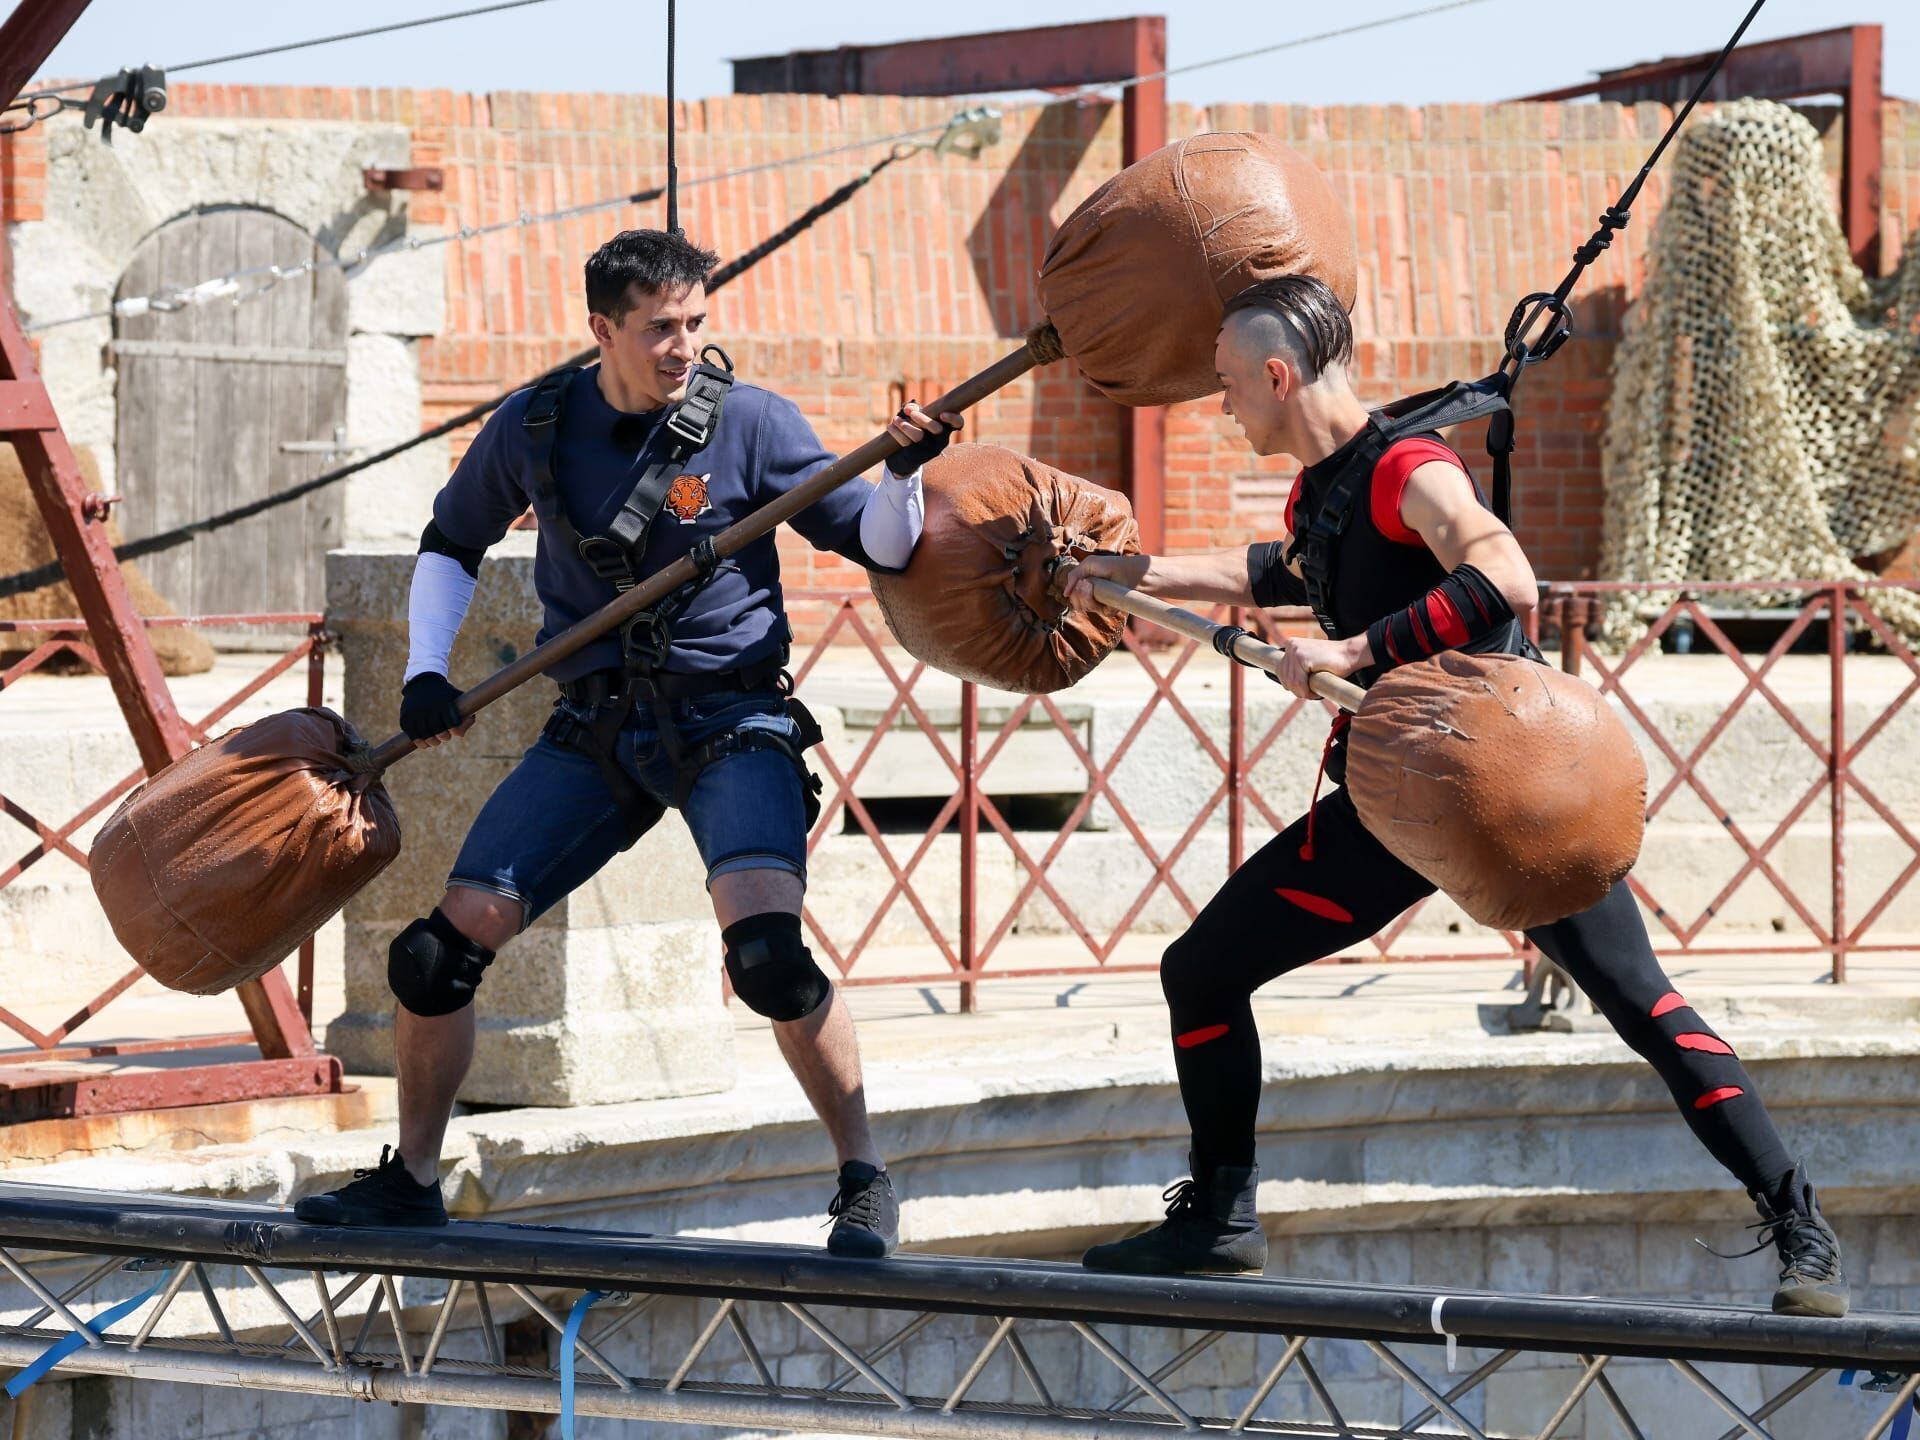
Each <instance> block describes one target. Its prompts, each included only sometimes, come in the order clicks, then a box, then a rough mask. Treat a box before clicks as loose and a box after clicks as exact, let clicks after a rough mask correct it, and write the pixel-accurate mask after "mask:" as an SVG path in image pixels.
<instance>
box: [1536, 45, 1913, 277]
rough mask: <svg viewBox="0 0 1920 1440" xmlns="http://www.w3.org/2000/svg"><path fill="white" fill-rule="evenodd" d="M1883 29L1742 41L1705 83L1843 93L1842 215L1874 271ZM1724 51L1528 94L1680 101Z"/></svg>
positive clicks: (1796, 94) (1767, 93) (1791, 96)
mask: <svg viewBox="0 0 1920 1440" xmlns="http://www.w3.org/2000/svg"><path fill="white" fill-rule="evenodd" d="M1884 43H1885V42H1884V31H1883V29H1882V27H1881V26H1878V25H1843V26H1840V27H1838V28H1837V29H1833V30H1817V31H1814V32H1812V33H1810V34H1806V35H1789V36H1786V37H1784V38H1782V39H1779V40H1765V41H1762V42H1760V43H1759V44H1756V45H1742V46H1741V47H1740V48H1739V49H1738V50H1735V51H1734V52H1733V53H1732V54H1731V55H1729V56H1728V57H1727V62H1726V64H1725V65H1724V66H1723V67H1722V68H1721V71H1720V74H1719V75H1717V76H1716V77H1715V78H1714V82H1713V84H1712V86H1711V87H1709V89H1708V91H1707V98H1708V99H1709V100H1725V99H1728V98H1731V97H1733V96H1736V95H1753V96H1759V97H1761V98H1764V99H1769V100H1797V99H1802V98H1804V97H1806V96H1809V95H1828V94H1837V95H1839V96H1840V97H1841V101H1842V104H1843V106H1844V110H1843V115H1844V118H1843V120H1842V127H1843V136H1844V138H1843V142H1842V143H1843V156H1842V162H1841V182H1840V222H1841V225H1842V227H1843V228H1844V229H1845V230H1846V232H1847V248H1848V250H1849V251H1851V252H1852V254H1853V259H1854V263H1855V264H1857V265H1858V266H1859V267H1860V268H1861V269H1862V270H1864V271H1865V272H1866V273H1867V274H1869V275H1878V274H1880V273H1881V270H1882V265H1881V257H1880V195H1881V189H1880V174H1881V165H1882V163H1883V162H1882V148H1881V147H1882V139H1883V132H1884V117H1883V115H1882V107H1883V105H1884V103H1885V95H1884V92H1883V90H1882V86H1881V55H1882V51H1883V48H1884ZM1718 53H1719V52H1718V51H1709V52H1708V53H1706V54H1703V55H1687V56H1682V57H1679V58H1677V59H1668V60H1656V61H1652V62H1650V63H1648V64H1645V65H1630V66H1627V67H1626V68H1624V69H1620V70H1609V71H1604V72H1602V73H1601V74H1599V75H1597V76H1595V77H1594V78H1593V79H1591V80H1585V81H1582V82H1581V83H1580V84H1578V85H1566V86H1562V87H1561V88H1560V89H1558V90H1541V91H1537V92H1535V93H1534V94H1531V95H1522V96H1520V97H1519V98H1520V99H1522V100H1573V99H1578V98H1579V97H1581V96H1584V95H1596V96H1598V97H1600V98H1601V99H1603V100H1614V101H1619V102H1621V103H1631V102H1633V101H1635V100H1646V99H1658V100H1663V101H1667V102H1669V103H1677V102H1678V101H1679V100H1680V99H1681V98H1682V97H1683V96H1684V95H1686V94H1688V93H1690V86H1689V84H1688V82H1689V81H1690V80H1691V79H1692V78H1693V77H1695V76H1697V75H1699V74H1700V72H1701V71H1703V70H1705V69H1706V68H1707V66H1708V65H1710V64H1712V63H1713V58H1714V56H1715V55H1716V54H1718Z"/></svg>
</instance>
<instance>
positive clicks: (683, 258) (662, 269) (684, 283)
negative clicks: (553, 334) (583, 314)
mask: <svg viewBox="0 0 1920 1440" xmlns="http://www.w3.org/2000/svg"><path fill="white" fill-rule="evenodd" d="M719 263H720V257H719V256H718V255H716V254H714V253H713V251H711V250H702V249H701V248H700V247H699V246H698V245H696V244H694V243H693V242H692V241H691V240H689V239H687V237H686V236H684V235H680V234H675V233H673V232H671V231H667V230H622V231H621V232H620V233H619V234H618V235H616V236H614V237H613V238H612V239H611V240H609V241H607V243H606V244H604V245H602V246H601V247H600V248H599V249H598V250H596V251H594V252H593V254H592V255H590V256H589V257H588V258H587V309H588V310H590V311H592V312H593V313H594V314H595V315H604V316H606V317H607V318H608V319H609V320H611V321H613V323H614V324H616V325H618V324H619V323H620V322H621V321H622V320H623V319H625V318H626V314H627V311H629V310H631V309H632V308H633V305H634V297H633V292H634V290H635V288H636V287H637V288H639V289H641V290H644V291H645V292H646V293H647V294H649V295H664V294H672V293H677V292H679V291H682V290H686V289H689V288H691V287H692V286H695V285H704V284H705V283H706V279H707V275H708V274H709V272H711V271H712V269H713V267H714V266H715V265H717V264H719Z"/></svg>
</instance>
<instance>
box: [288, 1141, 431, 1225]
mask: <svg viewBox="0 0 1920 1440" xmlns="http://www.w3.org/2000/svg"><path fill="white" fill-rule="evenodd" d="M293 1214H294V1218H295V1219H297V1220H305V1221H306V1222H307V1223H308V1224H311V1225H361V1226H368V1227H386V1226H394V1225H444V1224H446V1223H447V1206H446V1202H445V1201H444V1200H442V1199H441V1198H440V1187H439V1186H438V1185H422V1184H421V1183H420V1182H419V1181H418V1180H416V1179H414V1178H413V1176H411V1175H409V1174H408V1173H407V1166H406V1162H405V1161H403V1160H402V1159H401V1158H400V1152H399V1151H398V1150H395V1149H394V1148H393V1147H392V1146H391V1145H382V1146H381V1147H380V1163H379V1164H378V1165H376V1166H374V1167H373V1169H371V1170H356V1171H354V1172H353V1181H352V1183H351V1184H348V1185H342V1186H341V1187H340V1188H339V1189H338V1190H329V1191H328V1192H327V1193H326V1194H324V1195H309V1196H307V1198H306V1199H304V1200H296V1201H295V1202H294V1205H293Z"/></svg>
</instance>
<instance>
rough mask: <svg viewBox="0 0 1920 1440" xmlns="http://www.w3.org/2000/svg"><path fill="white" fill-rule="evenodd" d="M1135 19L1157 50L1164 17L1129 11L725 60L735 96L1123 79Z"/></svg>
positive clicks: (1129, 68) (1134, 55) (1048, 86)
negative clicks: (1155, 36) (1151, 30)
mask: <svg viewBox="0 0 1920 1440" xmlns="http://www.w3.org/2000/svg"><path fill="white" fill-rule="evenodd" d="M1142 26H1152V27H1156V28H1157V29H1158V30H1159V32H1160V35H1161V42H1160V49H1161V53H1162V54H1163V55H1164V53H1165V50H1166V42H1165V35H1166V21H1165V19H1164V18H1162V17H1160V16H1157V15H1155V16H1136V17H1134V18H1132V19H1126V20H1098V21H1092V22H1090V23H1087V24H1082V25H1042V26H1038V27H1036V28H1034V29H1031V30H993V31H986V32H983V33H980V34H976V35H948V36H943V37H941V38H940V39H936V40H907V41H902V42H901V43H899V44H894V45H843V46H840V47H839V48H837V49H833V50H795V51H791V52H789V53H788V54H785V55H755V56H751V57H748V58H745V59H739V60H735V61H733V62H732V63H733V89H734V93H735V94H738V95H764V94H784V95H970V94H985V93H988V92H992V91H998V90H1059V89H1067V88H1070V87H1072V86H1076V85H1098V84H1105V83H1109V82H1112V81H1116V80H1131V79H1132V78H1133V77H1134V76H1136V75H1142V74H1146V73H1148V72H1147V71H1143V70H1140V69H1137V68H1135V67H1136V65H1137V63H1138V60H1139V55H1140V41H1139V31H1140V28H1141V27H1142ZM1152 68H1153V69H1160V68H1162V67H1161V66H1158V65H1156V66H1154V67H1152Z"/></svg>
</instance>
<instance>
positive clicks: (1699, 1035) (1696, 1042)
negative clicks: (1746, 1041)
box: [1673, 1030, 1733, 1055]
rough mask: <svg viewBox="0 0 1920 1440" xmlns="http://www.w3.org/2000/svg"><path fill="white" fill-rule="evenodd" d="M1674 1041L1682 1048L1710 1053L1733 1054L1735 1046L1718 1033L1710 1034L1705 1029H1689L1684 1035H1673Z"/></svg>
mask: <svg viewBox="0 0 1920 1440" xmlns="http://www.w3.org/2000/svg"><path fill="white" fill-rule="evenodd" d="M1673 1043H1674V1044H1676V1045H1678V1046H1679V1047H1680V1048H1681V1049H1682V1050H1704V1051H1706V1052H1707V1053H1708V1054H1709V1055H1731V1054H1733V1047H1732V1046H1731V1045H1729V1044H1727V1042H1726V1041H1724V1040H1722V1039H1721V1038H1720V1037H1719V1036H1718V1035H1709V1034H1707V1033H1706V1032H1705V1031H1703V1030H1689V1031H1688V1032H1687V1033H1686V1034H1684V1035H1676V1036H1674V1037H1673Z"/></svg>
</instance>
